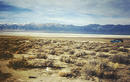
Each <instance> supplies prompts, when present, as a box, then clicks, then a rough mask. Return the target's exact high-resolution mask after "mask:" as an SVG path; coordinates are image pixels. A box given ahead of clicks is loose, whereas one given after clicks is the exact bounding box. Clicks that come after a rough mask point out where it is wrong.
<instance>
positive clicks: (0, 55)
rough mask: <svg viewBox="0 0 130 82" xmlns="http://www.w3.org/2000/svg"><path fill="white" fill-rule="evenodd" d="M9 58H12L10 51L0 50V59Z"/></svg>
mask: <svg viewBox="0 0 130 82" xmlns="http://www.w3.org/2000/svg"><path fill="white" fill-rule="evenodd" d="M9 58H13V54H11V53H10V52H3V51H2V52H0V59H9Z"/></svg>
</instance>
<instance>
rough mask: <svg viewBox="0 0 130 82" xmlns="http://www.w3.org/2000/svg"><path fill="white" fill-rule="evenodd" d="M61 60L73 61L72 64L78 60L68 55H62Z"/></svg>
mask: <svg viewBox="0 0 130 82" xmlns="http://www.w3.org/2000/svg"><path fill="white" fill-rule="evenodd" d="M60 61H62V62H65V63H71V64H73V63H75V62H76V61H75V60H74V59H72V58H70V57H67V56H62V57H61V58H60Z"/></svg>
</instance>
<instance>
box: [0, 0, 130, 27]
mask: <svg viewBox="0 0 130 82" xmlns="http://www.w3.org/2000/svg"><path fill="white" fill-rule="evenodd" d="M0 23H17V24H26V23H36V24H43V23H58V24H59V23H60V24H72V25H88V24H102V25H104V24H130V0H0Z"/></svg>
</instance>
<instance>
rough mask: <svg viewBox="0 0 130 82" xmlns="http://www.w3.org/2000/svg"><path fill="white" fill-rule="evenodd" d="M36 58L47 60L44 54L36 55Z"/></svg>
mask: <svg viewBox="0 0 130 82" xmlns="http://www.w3.org/2000/svg"><path fill="white" fill-rule="evenodd" d="M37 58H40V59H47V58H48V57H47V55H45V54H38V55H37Z"/></svg>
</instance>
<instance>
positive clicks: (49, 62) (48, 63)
mask: <svg viewBox="0 0 130 82" xmlns="http://www.w3.org/2000/svg"><path fill="white" fill-rule="evenodd" d="M42 66H43V67H54V61H53V60H46V61H44V62H43V64H42Z"/></svg>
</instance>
